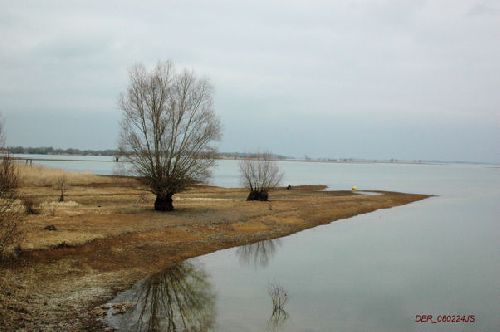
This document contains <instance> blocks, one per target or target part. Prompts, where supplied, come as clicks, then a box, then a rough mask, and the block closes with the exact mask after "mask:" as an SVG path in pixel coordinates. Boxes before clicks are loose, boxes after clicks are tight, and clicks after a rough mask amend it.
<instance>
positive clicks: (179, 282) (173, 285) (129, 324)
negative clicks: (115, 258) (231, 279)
mask: <svg viewBox="0 0 500 332" xmlns="http://www.w3.org/2000/svg"><path fill="white" fill-rule="evenodd" d="M134 293H135V294H134V295H133V298H135V301H136V305H135V308H134V309H133V310H131V311H129V312H127V313H126V314H124V315H123V316H122V317H120V318H118V317H117V318H118V319H119V320H120V321H121V322H120V323H119V324H118V325H119V326H120V327H119V330H126V331H167V332H176V331H183V332H184V331H186V332H187V331H196V332H201V331H210V330H212V329H213V325H214V320H215V305H214V303H215V295H214V292H213V290H212V285H211V284H210V283H209V282H208V280H207V275H206V273H205V272H204V271H203V270H201V269H199V268H197V267H196V266H195V265H194V264H192V263H187V262H184V263H182V264H178V265H175V266H172V267H170V268H168V269H167V270H164V271H162V272H160V273H157V274H154V275H152V276H151V277H149V278H148V279H146V280H145V281H144V282H142V283H141V284H140V285H139V287H138V288H137V291H136V292H134Z"/></svg>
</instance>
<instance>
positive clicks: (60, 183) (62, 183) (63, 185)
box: [55, 174, 69, 202]
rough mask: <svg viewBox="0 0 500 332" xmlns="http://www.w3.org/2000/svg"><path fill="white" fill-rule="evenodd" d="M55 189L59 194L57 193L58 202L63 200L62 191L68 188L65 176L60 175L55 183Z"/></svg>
mask: <svg viewBox="0 0 500 332" xmlns="http://www.w3.org/2000/svg"><path fill="white" fill-rule="evenodd" d="M55 188H56V190H59V191H60V192H61V194H60V195H59V202H64V193H65V192H66V191H67V190H68V188H69V186H68V184H67V181H66V176H64V174H63V175H61V176H60V177H59V178H58V179H57V180H56V183H55Z"/></svg>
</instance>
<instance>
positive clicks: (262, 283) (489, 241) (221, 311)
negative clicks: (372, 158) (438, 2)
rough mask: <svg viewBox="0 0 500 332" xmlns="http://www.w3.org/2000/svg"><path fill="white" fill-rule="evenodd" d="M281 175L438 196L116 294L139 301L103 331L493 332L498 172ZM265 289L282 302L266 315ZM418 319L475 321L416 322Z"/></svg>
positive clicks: (498, 298)
mask: <svg viewBox="0 0 500 332" xmlns="http://www.w3.org/2000/svg"><path fill="white" fill-rule="evenodd" d="M101 164H102V162H101ZM111 164H112V163H111ZM281 165H282V166H283V168H284V170H285V172H286V178H285V184H292V185H295V184H320V183H321V184H327V185H329V187H331V188H335V189H349V188H351V187H352V186H353V185H356V186H357V187H358V188H359V189H362V190H370V189H386V190H394V191H403V192H411V193H425V194H436V195H439V196H437V197H432V198H430V199H426V200H424V201H420V202H416V203H413V204H410V205H406V206H402V207H397V208H393V209H389V210H379V211H375V212H373V213H370V214H365V215H359V216H356V217H353V218H350V219H346V220H342V221H337V222H334V223H332V224H329V225H323V226H318V227H316V228H313V229H310V230H305V231H302V232H300V233H297V234H294V235H291V236H287V237H284V238H282V239H280V240H279V241H274V242H264V243H259V244H255V245H251V246H244V247H239V248H233V249H227V250H220V251H217V252H215V253H212V254H208V255H204V256H201V257H198V258H195V259H191V260H188V261H186V262H185V263H184V264H185V265H186V266H187V267H186V266H181V267H180V268H177V269H174V272H175V273H174V272H172V271H173V270H172V269H170V270H167V271H165V272H163V274H160V275H156V276H154V277H153V281H151V280H149V281H148V280H145V281H142V282H140V283H138V285H136V287H135V288H133V289H131V290H128V291H127V292H124V293H122V294H120V295H119V296H118V298H117V299H115V300H114V301H115V302H122V301H133V302H134V303H136V302H135V300H136V298H137V297H138V296H141V297H140V298H141V300H140V301H139V302H138V304H137V305H136V306H135V307H134V308H133V309H132V310H131V311H129V312H128V313H127V314H122V315H120V314H118V315H111V314H110V315H109V322H110V323H112V324H113V325H114V326H116V327H121V329H122V330H128V329H133V328H137V327H138V326H137V325H134V324H137V322H138V318H139V317H141V319H140V321H141V322H142V325H141V326H143V329H144V326H146V327H147V326H148V325H144V324H148V323H151V322H152V321H153V323H155V324H156V323H157V324H163V325H159V327H160V328H161V329H163V330H169V328H170V331H182V330H183V328H182V327H183V323H182V321H184V322H185V324H186V326H188V327H190V328H191V329H194V327H197V328H202V327H205V328H207V329H208V327H211V329H212V330H215V331H265V330H282V331H499V330H500V315H499V309H500V241H499V239H500V226H499V222H500V217H499V216H500V206H499V202H500V168H496V167H491V166H480V165H476V166H470V165H397V164H329V163H301V162H281ZM59 167H64V166H59ZM97 168H99V167H96V169H97ZM101 168H102V167H101ZM89 170H90V171H95V169H89ZM238 182H239V176H238V163H237V162H236V161H221V162H219V166H218V168H217V169H216V170H215V176H214V180H213V183H214V184H218V185H223V186H238ZM179 271H184V272H185V273H181V272H179ZM186 271H188V272H186ZM148 284H149V286H148V287H146V288H145V287H144V285H148ZM151 285H153V286H154V287H151ZM271 285H278V286H279V287H281V288H282V289H283V290H284V291H286V293H287V295H288V302H286V304H285V305H284V307H283V308H281V309H282V310H278V312H277V313H276V310H275V311H274V314H273V306H272V299H271V297H270V295H269V288H270V286H271ZM144 289H146V290H148V291H147V292H146V293H144ZM141 294H142V295H141ZM144 294H148V296H145V295H144ZM173 294H176V295H177V296H172V295H173ZM166 299H168V301H166ZM190 301H191V302H190ZM193 301H194V302H193ZM164 302H165V303H164ZM186 303H187V304H186ZM144 304H146V305H145V306H144ZM141 308H142V309H144V310H141ZM152 308H154V310H153V309H152ZM141 312H142V316H141V315H140V313H141ZM417 314H429V315H433V317H434V320H436V319H437V316H438V315H440V314H461V315H462V314H463V315H465V316H468V315H475V322H474V323H436V324H432V323H416V322H415V318H416V317H415V316H416V315H417ZM158 317H159V318H158ZM169 324H170V325H169ZM173 324H174V325H175V326H176V327H177V329H172V328H171V327H172V326H173ZM169 326H170V327H169ZM146 329H147V328H146ZM201 330H203V329H201Z"/></svg>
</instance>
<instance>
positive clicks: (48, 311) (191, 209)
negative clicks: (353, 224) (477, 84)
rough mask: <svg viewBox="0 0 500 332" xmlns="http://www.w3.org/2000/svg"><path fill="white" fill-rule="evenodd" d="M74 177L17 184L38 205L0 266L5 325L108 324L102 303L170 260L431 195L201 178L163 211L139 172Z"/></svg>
mask: <svg viewBox="0 0 500 332" xmlns="http://www.w3.org/2000/svg"><path fill="white" fill-rule="evenodd" d="M80 182H82V181H80ZM75 183H76V184H73V185H71V187H70V189H69V190H68V191H67V194H66V199H65V203H63V204H57V203H55V201H56V199H57V197H58V192H57V191H56V190H54V189H53V187H51V186H49V185H47V184H43V183H39V184H29V183H28V184H25V185H24V186H23V187H22V188H21V192H22V193H24V195H25V196H26V195H28V196H30V197H31V198H32V199H34V200H35V202H36V208H37V211H36V212H37V213H38V214H30V215H27V216H26V221H25V223H24V229H25V230H26V236H25V239H24V240H23V242H22V244H21V247H22V253H21V255H20V257H19V259H18V260H17V261H16V262H15V263H12V264H10V265H9V266H4V267H1V268H0V269H1V271H0V272H1V276H0V287H1V288H0V326H3V327H4V328H5V329H7V330H11V329H25V330H73V331H74V330H102V329H103V325H102V323H100V321H99V318H100V316H101V315H102V310H99V305H100V304H102V303H105V302H106V301H108V300H110V299H111V298H113V297H114V295H115V294H116V293H117V292H118V291H120V290H123V289H126V288H128V287H130V286H131V285H132V284H133V283H134V282H136V281H137V280H139V279H141V278H144V277H145V276H147V275H148V274H150V273H153V272H157V271H159V270H161V269H164V268H165V267H167V266H169V265H170V264H173V263H176V262H180V261H182V260H184V259H186V258H190V257H195V256H199V255H202V254H206V253H210V252H213V251H215V250H218V249H223V248H229V247H234V246H238V245H242V244H248V243H253V242H257V241H260V240H265V239H272V238H277V237H281V236H285V235H288V234H292V233H296V232H299V231H301V230H303V229H306V228H311V227H314V226H317V225H320V224H325V223H329V222H332V221H335V220H338V219H343V218H349V217H352V216H355V215H357V214H361V213H368V212H371V211H374V210H377V209H385V208H391V207H395V206H399V205H404V204H408V203H411V202H414V201H417V200H421V199H424V198H427V197H428V196H426V195H413V194H404V193H395V192H382V191H381V192H380V195H359V194H354V193H352V192H351V191H322V189H324V188H325V187H324V186H299V187H294V188H292V190H286V189H280V190H276V191H273V192H272V193H271V201H270V202H246V201H245V197H246V191H245V190H242V189H225V188H218V187H210V186H196V187H194V188H191V189H189V190H187V191H186V192H183V193H181V194H178V195H176V196H175V201H174V204H175V207H176V210H175V211H174V212H171V213H157V212H154V211H153V210H152V209H151V207H152V203H153V200H154V197H153V196H152V195H151V194H148V193H147V191H146V190H145V188H143V187H142V186H141V185H140V184H139V183H138V182H137V181H136V180H135V179H131V178H113V177H105V176H102V177H97V176H94V177H92V180H91V181H83V182H82V183H80V184H78V181H76V182H75ZM50 225H53V227H49V228H52V229H53V228H55V230H49V229H46V228H47V226H50Z"/></svg>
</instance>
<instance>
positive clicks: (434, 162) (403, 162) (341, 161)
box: [4, 153, 500, 166]
mask: <svg viewBox="0 0 500 332" xmlns="http://www.w3.org/2000/svg"><path fill="white" fill-rule="evenodd" d="M4 155H5V153H4ZM19 155H23V156H21V157H20V156H19ZM28 155H34V156H57V157H59V156H60V157H110V158H112V157H113V155H107V154H39V153H12V156H13V158H14V159H15V160H20V161H26V160H32V161H59V162H82V161H94V162H105V163H107V162H117V161H115V160H92V159H89V160H81V159H65V158H64V159H56V158H40V157H35V158H29V157H24V156H28ZM246 158H251V157H227V156H219V157H216V158H215V159H216V160H244V159H246ZM274 160H276V161H291V162H311V163H331V164H395V165H448V164H459V165H486V166H500V164H497V163H490V162H474V161H441V160H415V161H413V160H396V159H393V160H392V159H391V160H369V159H325V158H319V159H312V158H310V159H299V158H274ZM118 162H123V161H122V160H119V161H118Z"/></svg>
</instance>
